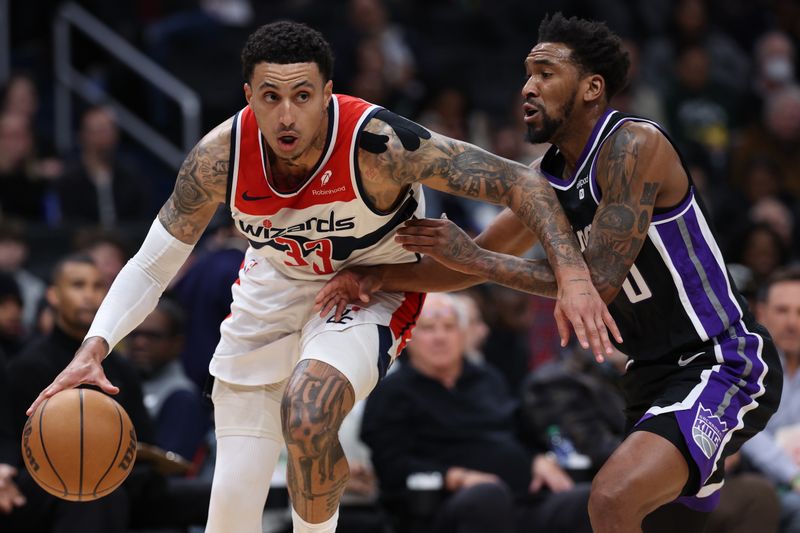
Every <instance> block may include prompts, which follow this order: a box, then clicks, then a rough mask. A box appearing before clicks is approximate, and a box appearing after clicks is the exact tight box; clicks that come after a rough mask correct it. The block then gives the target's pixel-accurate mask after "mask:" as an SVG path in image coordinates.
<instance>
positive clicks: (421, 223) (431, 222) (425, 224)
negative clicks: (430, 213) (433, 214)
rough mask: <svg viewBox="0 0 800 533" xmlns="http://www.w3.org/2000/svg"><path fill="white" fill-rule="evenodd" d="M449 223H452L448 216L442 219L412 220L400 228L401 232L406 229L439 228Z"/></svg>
mask: <svg viewBox="0 0 800 533" xmlns="http://www.w3.org/2000/svg"><path fill="white" fill-rule="evenodd" d="M449 223H450V221H449V220H448V219H447V217H446V216H445V217H442V218H410V219H408V220H406V221H405V223H404V224H403V226H401V227H400V231H405V229H406V228H411V227H418V228H438V227H441V226H444V225H446V224H449Z"/></svg>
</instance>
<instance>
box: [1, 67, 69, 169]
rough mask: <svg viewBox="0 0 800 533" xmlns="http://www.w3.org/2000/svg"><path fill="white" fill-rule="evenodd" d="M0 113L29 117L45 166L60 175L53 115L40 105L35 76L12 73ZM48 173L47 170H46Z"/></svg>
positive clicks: (5, 89) (38, 152) (38, 153)
mask: <svg viewBox="0 0 800 533" xmlns="http://www.w3.org/2000/svg"><path fill="white" fill-rule="evenodd" d="M0 113H2V114H5V113H9V114H19V115H22V116H24V117H27V119H28V122H29V123H30V124H31V127H32V129H33V130H34V131H33V135H34V138H35V144H36V147H37V155H38V156H44V157H45V158H46V159H45V160H44V161H45V162H46V165H45V166H48V165H49V166H50V167H51V168H52V170H53V172H54V173H55V175H58V174H60V173H61V171H62V168H61V162H60V161H59V160H57V159H55V157H54V156H55V147H54V146H53V139H52V133H53V124H52V120H53V119H52V116H51V115H49V114H45V113H42V112H41V108H40V105H39V90H38V89H37V87H36V83H35V81H34V79H33V77H32V76H31V75H30V74H28V73H25V72H16V73H14V74H12V75H11V77H10V78H9V79H8V82H7V83H6V85H5V88H4V89H3V96H2V104H0ZM45 174H47V172H45Z"/></svg>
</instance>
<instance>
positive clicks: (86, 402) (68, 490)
mask: <svg viewBox="0 0 800 533" xmlns="http://www.w3.org/2000/svg"><path fill="white" fill-rule="evenodd" d="M22 455H23V458H24V460H25V468H27V469H28V472H30V474H31V476H32V477H33V479H34V480H35V481H36V482H37V483H38V484H39V486H40V487H42V488H43V489H44V490H46V491H47V492H49V493H50V494H52V495H53V496H57V497H59V498H62V499H64V500H70V501H83V502H85V501H90V500H96V499H97V498H102V497H103V496H105V495H106V494H109V493H110V492H111V491H113V490H114V489H116V488H117V487H119V485H120V484H121V483H122V482H123V481H125V478H126V477H128V474H129V473H130V471H131V467H132V466H133V462H134V460H135V459H136V432H135V431H134V429H133V424H131V419H130V418H129V417H128V413H126V412H125V410H124V409H123V408H122V407H121V406H120V405H119V404H118V403H117V402H116V401H115V400H114V399H113V398H111V397H110V396H106V395H105V394H103V393H100V392H97V391H95V390H91V389H69V390H64V391H61V392H59V393H57V394H56V395H54V396H53V397H51V398H49V399H48V400H46V401H44V402H43V403H42V404H41V405H40V406H39V407H38V408H37V409H36V411H34V412H33V414H32V415H31V416H30V417H28V420H27V422H25V428H24V429H23V432H22Z"/></svg>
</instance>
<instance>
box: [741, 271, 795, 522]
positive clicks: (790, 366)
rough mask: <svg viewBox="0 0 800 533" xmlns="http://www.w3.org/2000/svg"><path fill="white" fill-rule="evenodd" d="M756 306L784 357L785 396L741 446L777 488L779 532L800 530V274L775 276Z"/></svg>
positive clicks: (759, 316) (763, 322) (763, 291)
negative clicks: (779, 500) (764, 421)
mask: <svg viewBox="0 0 800 533" xmlns="http://www.w3.org/2000/svg"><path fill="white" fill-rule="evenodd" d="M760 300H761V301H760V302H759V305H758V307H757V308H756V311H757V315H758V321H759V322H761V323H762V324H764V326H766V327H767V329H768V330H769V332H770V334H771V335H772V338H773V339H774V341H775V345H776V346H777V348H778V351H779V352H780V355H781V362H782V364H783V396H782V397H781V403H780V406H779V407H778V411H777V412H776V413H775V414H774V415H773V416H772V419H770V421H769V423H768V424H767V427H766V429H765V430H764V431H762V432H761V433H759V434H758V435H756V436H755V437H753V439H752V440H750V441H749V442H747V443H745V445H744V446H742V453H743V454H744V456H745V457H746V458H747V459H749V460H750V462H751V463H752V464H753V465H754V466H755V467H756V468H757V469H758V470H759V471H760V472H762V473H763V474H764V475H766V476H767V477H768V478H769V479H770V480H772V481H773V482H774V483H775V484H777V485H778V487H779V492H778V493H779V495H780V498H781V506H782V513H781V531H782V532H783V533H797V532H800V372H798V370H800V270H798V269H797V268H792V269H789V270H784V271H781V272H777V273H776V274H775V275H774V276H773V277H772V278H771V279H770V280H769V281H768V282H767V283H766V285H764V287H763V290H762V292H761V298H760Z"/></svg>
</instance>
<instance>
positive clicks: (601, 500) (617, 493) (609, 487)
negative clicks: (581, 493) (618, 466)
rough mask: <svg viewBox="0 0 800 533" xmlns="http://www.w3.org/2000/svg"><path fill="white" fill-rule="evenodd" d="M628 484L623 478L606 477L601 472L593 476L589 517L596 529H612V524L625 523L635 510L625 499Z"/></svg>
mask: <svg viewBox="0 0 800 533" xmlns="http://www.w3.org/2000/svg"><path fill="white" fill-rule="evenodd" d="M630 488H631V487H630V484H629V483H627V482H626V481H625V480H623V479H608V476H603V475H602V472H601V473H600V474H598V475H597V476H595V478H594V481H593V482H592V490H591V492H590V493H589V517H590V518H591V522H592V527H593V528H595V529H596V530H598V531H613V529H609V527H613V525H614V524H622V523H627V522H628V520H630V518H631V516H632V515H635V511H633V509H632V508H631V506H630V505H626V503H625V502H626V501H628V502H629V501H630V499H629V498H628V496H629V493H630Z"/></svg>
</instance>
